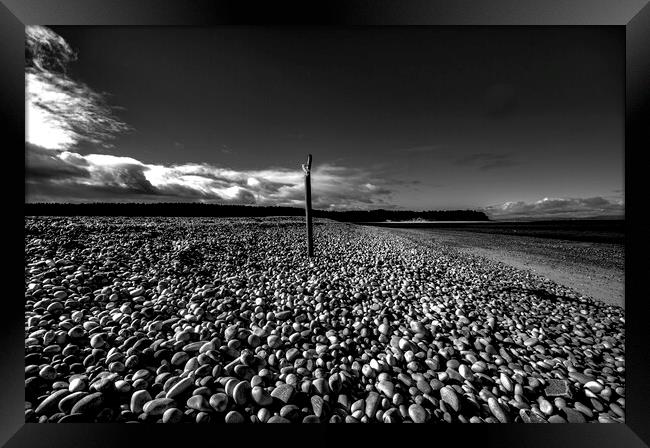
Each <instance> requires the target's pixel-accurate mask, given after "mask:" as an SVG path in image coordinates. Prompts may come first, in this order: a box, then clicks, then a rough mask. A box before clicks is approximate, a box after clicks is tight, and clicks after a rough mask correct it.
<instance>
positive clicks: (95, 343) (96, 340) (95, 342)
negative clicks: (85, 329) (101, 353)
mask: <svg viewBox="0 0 650 448" xmlns="http://www.w3.org/2000/svg"><path fill="white" fill-rule="evenodd" d="M105 344H106V342H105V341H104V338H103V337H102V336H101V335H99V334H96V335H94V336H93V337H91V338H90V346H91V347H92V348H102V347H103V346H104V345H105Z"/></svg>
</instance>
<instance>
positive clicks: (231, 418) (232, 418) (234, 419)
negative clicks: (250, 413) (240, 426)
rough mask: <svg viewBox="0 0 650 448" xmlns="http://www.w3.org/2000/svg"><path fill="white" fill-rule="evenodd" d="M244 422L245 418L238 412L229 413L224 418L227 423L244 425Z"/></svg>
mask: <svg viewBox="0 0 650 448" xmlns="http://www.w3.org/2000/svg"><path fill="white" fill-rule="evenodd" d="M244 421H245V420H244V416H243V415H241V414H240V413H239V412H237V411H230V412H228V413H227V414H226V417H225V418H224V422H226V423H244Z"/></svg>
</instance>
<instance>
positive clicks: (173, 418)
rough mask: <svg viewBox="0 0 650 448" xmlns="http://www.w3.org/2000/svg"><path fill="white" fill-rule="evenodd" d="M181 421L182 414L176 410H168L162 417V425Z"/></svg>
mask: <svg viewBox="0 0 650 448" xmlns="http://www.w3.org/2000/svg"><path fill="white" fill-rule="evenodd" d="M181 420H183V412H182V411H181V410H180V409H178V408H169V409H167V410H166V411H165V412H164V413H163V416H162V422H163V423H180V422H181Z"/></svg>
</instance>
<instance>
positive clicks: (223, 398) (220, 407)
mask: <svg viewBox="0 0 650 448" xmlns="http://www.w3.org/2000/svg"><path fill="white" fill-rule="evenodd" d="M209 404H210V406H212V408H213V409H214V410H215V411H217V412H223V411H225V410H226V408H227V407H228V396H227V395H226V394H224V393H223V392H219V393H216V394H214V395H212V396H211V397H210V401H209Z"/></svg>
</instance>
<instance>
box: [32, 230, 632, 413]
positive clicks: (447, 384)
mask: <svg viewBox="0 0 650 448" xmlns="http://www.w3.org/2000/svg"><path fill="white" fill-rule="evenodd" d="M25 221H26V238H25V240H26V252H25V254H26V270H25V285H26V288H25V335H26V337H25V398H26V405H27V406H28V409H27V410H26V413H25V415H26V419H27V420H28V421H95V420H97V421H115V420H117V419H120V421H128V422H139V421H149V420H151V419H149V417H148V415H151V416H152V417H154V419H153V420H156V419H158V420H162V421H163V422H170V423H171V422H177V421H187V422H192V421H195V422H197V423H209V422H215V421H216V422H220V421H222V420H221V419H222V418H223V419H224V421H225V420H228V421H229V422H234V421H241V422H253V423H255V422H270V421H271V422H288V421H292V422H300V421H303V422H306V423H307V422H310V423H311V422H314V423H315V422H321V421H322V422H332V423H336V422H351V423H353V422H363V423H366V422H374V421H380V422H391V423H393V422H402V421H405V422H415V421H431V422H456V421H458V422H471V423H476V422H498V421H526V422H527V421H530V422H545V421H547V418H548V421H549V422H563V421H570V422H573V421H575V422H578V421H582V420H583V419H584V421H590V422H591V421H602V422H610V421H621V420H624V415H625V381H624V376H625V346H624V343H623V342H622V341H624V322H625V321H624V318H623V316H624V313H623V310H622V309H621V308H619V307H613V306H610V305H605V304H601V303H598V302H595V301H592V300H591V299H588V298H585V297H582V296H580V295H576V294H575V293H573V292H570V291H568V290H567V289H566V288H563V287H561V286H559V285H556V284H554V283H552V282H549V281H547V280H545V279H543V278H541V277H538V276H537V275H536V274H531V273H527V272H524V271H518V270H516V269H514V268H510V267H507V266H504V265H500V264H498V263H492V262H489V261H486V260H484V259H478V258H476V257H473V256H471V255H469V254H466V253H463V254H460V253H458V252H456V251H454V250H450V249H449V248H448V247H446V246H444V245H442V244H439V243H438V242H436V241H431V240H426V241H425V240H421V239H419V238H420V237H418V236H416V235H409V236H406V235H397V234H394V233H392V232H390V231H386V230H385V229H378V228H372V227H358V226H350V225H348V224H343V223H335V222H331V221H322V222H321V221H318V220H317V224H316V222H315V224H316V225H315V227H316V230H317V232H316V235H317V237H318V239H319V241H320V243H319V246H320V245H322V246H320V247H327V251H328V252H327V253H335V254H337V256H336V257H322V258H316V259H314V260H313V261H312V262H310V263H305V262H304V254H303V251H302V250H301V249H300V248H299V247H298V245H296V244H295V241H299V240H300V238H302V232H303V231H304V223H302V221H296V220H295V218H263V219H254V220H251V219H212V218H210V219H203V218H155V219H150V218H122V217H111V218H108V217H107V218H94V217H71V218H39V219H32V218H26V220H25ZM81 243H83V244H81ZM91 248H98V249H99V250H98V251H95V250H93V249H91ZM50 265H51V266H50ZM48 266H49V267H48ZM206 267H209V268H206ZM50 269H51V270H50ZM205 269H207V270H208V271H209V274H206V271H205ZM43 273H46V275H43ZM565 298H569V299H570V300H565ZM574 395H575V397H574ZM165 400H171V401H165ZM461 403H462V406H461ZM145 407H147V409H145ZM147 410H150V411H152V413H149V412H147ZM429 410H430V412H429ZM74 411H79V412H74ZM224 416H225V417H224Z"/></svg>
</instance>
